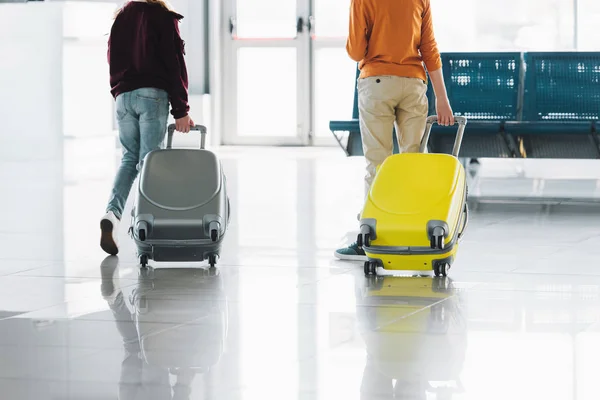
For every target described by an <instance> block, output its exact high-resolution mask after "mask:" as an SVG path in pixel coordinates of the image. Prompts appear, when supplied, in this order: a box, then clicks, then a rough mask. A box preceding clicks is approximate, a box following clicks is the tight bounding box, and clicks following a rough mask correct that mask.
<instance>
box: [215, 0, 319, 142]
mask: <svg viewBox="0 0 600 400" xmlns="http://www.w3.org/2000/svg"><path fill="white" fill-rule="evenodd" d="M294 1H296V15H297V18H298V17H302V18H303V20H304V21H305V24H306V21H307V20H308V16H309V11H310V6H311V4H310V3H311V2H310V0H294ZM222 4H223V14H222V15H223V18H222V43H223V53H222V56H223V70H222V72H221V75H222V82H223V86H222V87H223V108H222V110H221V111H222V112H221V114H222V117H221V118H222V129H223V135H222V142H223V144H225V145H272V146H273V145H274V146H306V145H308V144H310V135H311V131H312V129H311V128H312V121H311V109H310V100H311V93H310V92H311V91H310V87H311V86H310V79H311V77H310V75H311V71H310V68H308V66H309V65H310V62H311V60H310V55H311V49H310V34H309V32H308V31H307V29H306V25H305V26H304V27H303V32H302V33H299V34H298V35H297V36H296V37H295V38H289V39H288V38H285V39H277V38H275V39H242V40H236V39H234V37H233V36H234V34H235V18H236V0H225V1H223V3H222ZM231 19H233V21H232V20H231ZM248 47H259V48H283V47H285V48H291V47H293V48H295V49H296V71H297V84H296V88H297V110H296V115H297V121H298V122H297V127H296V134H295V135H289V136H277V137H273V136H250V137H244V136H240V135H238V126H237V122H238V121H237V115H238V104H237V83H238V65H237V64H238V61H237V60H238V58H237V52H238V50H239V49H241V48H248ZM228 115H231V116H232V117H228Z"/></svg>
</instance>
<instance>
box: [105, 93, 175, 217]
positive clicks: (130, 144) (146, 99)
mask: <svg viewBox="0 0 600 400" xmlns="http://www.w3.org/2000/svg"><path fill="white" fill-rule="evenodd" d="M168 118H169V96H168V94H167V92H166V91H164V90H161V89H154V88H142V89H137V90H134V91H131V92H126V93H122V94H120V95H119V96H117V121H118V124H119V140H120V141H121V145H122V146H123V158H122V160H121V166H120V167H119V171H118V172H117V176H116V178H115V182H114V184H113V189H112V193H111V196H110V200H109V202H108V207H107V208H106V211H107V212H109V211H112V212H114V213H115V215H116V216H117V218H119V219H121V217H122V215H123V210H124V209H125V203H126V202H127V197H129V192H130V191H131V186H132V185H133V182H134V181H135V178H136V177H137V175H138V170H139V166H140V165H141V163H142V161H143V160H144V157H146V154H148V153H149V152H151V151H153V150H157V149H159V148H161V146H162V143H163V141H164V139H165V134H166V131H167V120H168Z"/></svg>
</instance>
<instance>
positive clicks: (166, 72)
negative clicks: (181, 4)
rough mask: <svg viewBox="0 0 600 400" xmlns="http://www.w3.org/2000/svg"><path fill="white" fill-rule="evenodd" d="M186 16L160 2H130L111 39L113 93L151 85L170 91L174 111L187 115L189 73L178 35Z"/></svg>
mask: <svg viewBox="0 0 600 400" xmlns="http://www.w3.org/2000/svg"><path fill="white" fill-rule="evenodd" d="M182 18H183V16H181V15H179V14H177V13H174V12H170V11H167V10H165V9H164V8H162V7H161V6H160V5H158V4H150V3H144V2H133V1H132V2H130V3H127V5H125V7H124V8H123V10H122V11H121V13H119V15H118V16H117V18H116V19H115V21H114V23H113V26H112V29H111V31H110V37H109V39H108V64H109V65H110V86H111V93H112V95H113V96H114V97H115V98H116V97H117V96H118V95H119V94H121V93H125V92H130V91H132V90H136V89H140V88H146V87H152V88H158V89H163V90H165V91H166V92H167V93H168V94H169V100H170V102H171V114H173V117H175V118H182V117H185V116H186V115H187V113H188V111H189V109H190V107H189V106H188V76H187V69H186V66H185V60H184V54H185V49H184V41H183V40H182V39H181V36H180V34H179V21H180V20H181V19H182Z"/></svg>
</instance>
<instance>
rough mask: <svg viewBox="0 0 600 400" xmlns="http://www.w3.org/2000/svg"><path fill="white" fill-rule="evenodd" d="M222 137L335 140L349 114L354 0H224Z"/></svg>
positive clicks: (268, 141)
mask: <svg viewBox="0 0 600 400" xmlns="http://www.w3.org/2000/svg"><path fill="white" fill-rule="evenodd" d="M225 8H226V9H225V10H224V11H225V15H226V16H227V17H229V21H228V26H227V27H226V28H227V29H228V31H227V32H226V40H225V44H226V48H225V49H224V66H225V68H224V71H223V76H224V79H223V85H224V93H225V98H224V107H223V113H224V115H223V128H224V134H223V139H224V140H223V142H224V143H225V144H234V145H238V144H241V145H244V144H258V145H312V144H316V145H326V144H331V145H334V144H335V141H334V139H333V136H332V135H331V132H330V131H329V121H330V120H332V119H338V120H339V119H341V120H343V119H350V118H351V116H352V102H353V98H354V86H355V84H356V83H355V74H356V63H355V62H354V61H352V60H350V58H349V57H348V55H347V54H346V37H347V34H348V17H349V10H350V0H227V1H226V2H225Z"/></svg>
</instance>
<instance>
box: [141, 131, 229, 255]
mask: <svg viewBox="0 0 600 400" xmlns="http://www.w3.org/2000/svg"><path fill="white" fill-rule="evenodd" d="M192 130H196V131H200V134H201V137H202V140H201V144H200V149H199V150H196V149H173V148H172V143H173V134H174V132H175V125H169V128H168V132H167V146H166V149H160V150H155V151H152V152H150V153H148V155H147V156H146V157H145V159H144V161H143V163H142V169H141V174H140V179H139V184H138V192H137V196H136V200H135V205H134V208H133V211H132V213H131V214H132V220H131V227H130V233H131V236H132V237H133V239H134V241H135V244H136V246H137V252H138V256H139V259H140V264H141V265H142V267H145V266H146V265H148V260H154V261H176V262H180V261H188V262H193V261H200V262H201V261H205V260H208V261H209V263H210V265H211V267H214V266H215V264H216V263H217V259H218V257H219V254H220V251H221V243H222V241H223V237H224V235H225V232H226V230H227V226H228V224H229V199H228V197H227V189H226V178H225V175H224V173H223V169H222V166H221V162H220V161H219V159H218V158H217V156H216V155H215V154H214V153H212V152H211V151H208V150H205V143H206V128H205V127H204V126H201V125H196V126H195V127H194V128H192Z"/></svg>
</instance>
